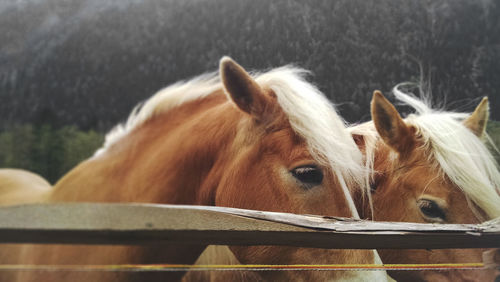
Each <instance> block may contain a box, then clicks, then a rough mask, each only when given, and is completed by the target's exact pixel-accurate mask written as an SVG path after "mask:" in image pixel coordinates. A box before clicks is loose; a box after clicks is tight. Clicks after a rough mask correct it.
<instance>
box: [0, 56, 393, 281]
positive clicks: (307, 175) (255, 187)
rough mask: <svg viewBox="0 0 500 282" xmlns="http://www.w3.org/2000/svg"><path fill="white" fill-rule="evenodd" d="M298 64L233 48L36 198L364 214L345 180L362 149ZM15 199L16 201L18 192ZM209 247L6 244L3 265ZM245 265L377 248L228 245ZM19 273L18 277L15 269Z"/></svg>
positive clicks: (313, 277) (114, 259)
mask: <svg viewBox="0 0 500 282" xmlns="http://www.w3.org/2000/svg"><path fill="white" fill-rule="evenodd" d="M303 74H304V71H303V70H300V69H296V68H291V67H282V68H278V69H274V70H272V71H269V72H267V73H263V74H260V75H253V76H252V75H250V74H248V73H247V72H246V71H245V70H244V69H243V68H242V67H241V66H239V65H238V64H236V63H235V62H234V61H233V60H231V59H229V58H223V59H222V60H221V63H220V71H219V76H217V75H214V74H212V75H204V76H201V77H198V78H196V79H193V80H191V81H188V82H184V83H178V84H174V85H173V86H170V87H168V88H166V89H164V90H162V91H160V92H159V93H157V94H156V95H154V96H153V97H152V98H150V99H149V100H147V101H146V102H145V103H144V104H143V105H142V106H141V107H139V108H136V109H135V110H134V111H133V112H132V114H131V116H130V117H129V119H128V121H127V122H126V124H124V125H120V126H118V127H116V128H115V129H114V130H113V131H112V132H110V133H109V134H108V135H107V136H106V141H105V144H104V146H103V147H102V148H101V149H100V150H98V152H96V154H95V155H94V156H93V157H92V158H90V159H88V160H86V161H84V162H82V163H81V164H80V165H78V166H77V167H76V168H74V169H73V170H72V171H70V172H69V173H68V174H67V175H65V176H64V177H63V178H62V179H61V180H59V181H58V182H57V183H56V184H55V186H54V187H53V188H52V190H51V191H50V193H47V194H46V195H44V196H43V197H41V198H40V199H38V201H39V202H48V203H51V202H73V201H82V202H143V203H168V204H192V205H217V206H228V207H238V208H247V209H256V210H267V211H283V212H293V213H307V214H320V215H332V216H344V217H351V216H357V212H356V210H355V205H354V202H353V201H352V198H351V196H350V191H349V190H348V189H347V187H357V186H359V185H363V181H364V180H363V173H364V168H363V166H362V165H361V164H362V155H361V152H360V151H359V149H358V148H357V146H356V144H355V142H354V141H353V139H352V138H351V136H350V134H349V132H348V131H347V129H346V128H345V125H344V122H343V121H342V120H341V119H340V117H338V115H337V114H336V112H335V110H334V108H333V106H332V105H331V104H330V103H329V102H328V100H327V99H326V98H325V97H324V96H323V95H322V94H321V93H320V92H319V91H318V90H317V89H316V88H315V87H314V86H312V85H311V84H309V83H307V82H306V81H305V80H304V78H303ZM11 204H16V203H15V202H12V203H11ZM205 247H206V246H200V245H196V246H191V245H166V246H165V245H161V246H159V245H151V246H69V245H48V246H46V245H44V246H41V245H20V246H17V245H15V246H12V245H9V246H3V247H2V249H1V250H0V251H1V253H0V263H3V264H5V263H20V264H54V265H61V264H123V263H185V264H191V263H193V262H194V261H195V260H196V259H197V257H198V256H199V255H200V253H201V252H202V251H203V249H204V248H205ZM231 250H232V252H233V253H234V255H235V256H236V258H237V259H238V260H239V261H241V262H242V263H254V264H332V263H334V264H337V263H340V264H341V263H374V261H375V260H376V259H377V258H378V256H377V255H376V252H374V251H370V250H323V249H308V248H294V247H278V246H251V247H248V246H247V247H243V246H233V247H231ZM9 275H12V276H9ZM181 275H182V273H172V272H154V273H152V272H149V273H130V272H129V273H123V272H113V273H110V272H100V273H95V272H94V273H91V272H80V273H75V272H44V273H33V272H4V273H2V275H1V276H0V281H164V280H167V279H169V280H172V279H176V278H180V276H181ZM261 275H262V278H264V279H266V280H281V281H284V280H286V281H289V280H308V281H309V280H310V281H322V280H335V279H339V280H360V281H375V280H377V281H380V280H381V279H384V278H385V273H383V272H382V273H380V272H378V273H377V272H323V271H309V272H289V271H282V272H278V271H269V272H264V273H261Z"/></svg>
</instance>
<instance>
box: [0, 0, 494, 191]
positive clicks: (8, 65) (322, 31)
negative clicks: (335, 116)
mask: <svg viewBox="0 0 500 282" xmlns="http://www.w3.org/2000/svg"><path fill="white" fill-rule="evenodd" d="M223 55H229V56H231V57H233V58H234V59H235V60H236V61H238V62H239V63H240V64H241V65H243V66H244V67H246V68H247V69H250V70H263V69H268V68H272V67H277V66H281V65H284V64H295V65H298V66H300V67H303V68H306V69H309V70H311V72H312V75H311V76H310V80H311V81H312V82H314V83H315V84H316V85H318V87H319V88H320V89H321V90H322V91H323V92H324V93H325V94H326V95H327V96H328V97H329V98H330V99H331V100H332V101H333V102H334V103H335V104H337V107H338V109H339V111H340V112H341V115H342V116H343V117H344V118H346V119H347V120H348V121H350V122H357V121H364V120H367V119H369V102H370V98H371V95H372V92H373V90H375V89H380V90H382V91H384V92H385V93H386V94H388V93H389V91H390V89H391V88H392V87H393V86H394V85H396V84H397V83H400V82H405V81H411V82H417V83H420V85H421V86H422V89H423V90H424V91H425V92H428V93H432V95H433V98H434V103H435V104H436V105H446V106H447V108H448V109H452V110H461V111H472V110H473V109H474V107H475V106H476V105H477V103H478V102H479V101H480V97H482V96H489V98H490V102H491V113H492V118H493V119H494V120H499V119H500V95H499V93H498V91H499V89H500V0H432V1H431V0H377V1H374V0H372V1H370V0H335V1H332V0H317V1H316V0H315V1H307V2H306V1H299V0H295V1H294V0H273V1H269V0H252V1H248V0H162V1H160V0H150V1H138V0H106V1H104V0H24V1H10V0H0V167H2V166H3V167H21V168H25V169H30V170H32V171H35V172H38V173H40V174H42V175H43V176H45V177H46V178H48V179H49V180H50V181H52V182H54V181H55V180H57V179H58V178H59V177H60V176H61V175H62V174H63V173H65V172H66V171H67V170H68V169H70V168H71V167H73V166H74V165H75V164H77V163H78V162H79V161H80V160H82V159H84V158H87V157H89V156H90V155H91V154H92V153H93V151H94V150H95V149H96V148H97V147H99V145H100V144H101V143H102V139H103V137H102V136H103V133H105V132H106V131H107V130H109V129H110V128H111V127H112V126H113V125H115V124H116V123H118V122H119V121H121V120H123V119H125V118H126V117H127V116H128V113H129V112H130V110H131V109H132V108H133V106H134V105H136V104H137V103H138V102H140V101H143V100H144V99H147V98H148V97H149V96H151V95H152V94H154V93H155V92H156V91H157V90H159V89H161V88H162V87H164V86H166V85H168V84H170V83H172V82H175V81H177V80H180V79H187V78H190V77H192V76H195V75H198V74H201V73H204V72H210V71H215V70H216V68H217V64H218V61H219V59H220V58H221V57H222V56H223ZM389 98H390V97H389ZM403 111H404V109H403ZM496 132H498V135H499V136H500V125H499V124H497V123H495V122H492V123H490V133H492V135H493V137H494V138H497V137H496ZM497 140H498V139H497Z"/></svg>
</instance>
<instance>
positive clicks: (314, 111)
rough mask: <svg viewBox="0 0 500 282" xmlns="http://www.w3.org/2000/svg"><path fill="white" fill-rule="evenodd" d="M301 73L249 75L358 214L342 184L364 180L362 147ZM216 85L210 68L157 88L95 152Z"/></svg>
mask: <svg viewBox="0 0 500 282" xmlns="http://www.w3.org/2000/svg"><path fill="white" fill-rule="evenodd" d="M306 73H307V71H305V70H303V69H299V68H295V67H290V66H285V67H281V68H277V69H274V70H271V71H269V72H266V73H262V74H254V75H252V76H253V78H254V79H255V80H256V81H257V83H259V84H260V85H261V86H262V87H264V88H269V89H272V90H273V91H274V93H275V94H276V96H277V100H278V103H279V104H280V106H281V107H282V109H283V111H284V112H285V113H286V114H287V116H288V118H289V121H290V124H291V126H292V128H293V129H294V130H295V132H296V133H297V134H299V135H300V136H302V137H303V138H304V139H305V140H306V142H307V144H308V147H309V150H310V152H311V154H312V155H313V157H315V158H316V159H317V161H319V162H320V163H322V164H324V165H328V166H329V167H331V168H332V169H333V171H335V173H336V174H337V176H338V178H339V182H340V184H341V185H342V187H343V190H344V193H345V197H346V199H347V200H348V202H349V205H350V207H351V210H352V212H353V214H354V215H355V216H357V212H356V209H355V206H354V203H353V201H352V198H351V196H350V192H349V189H348V188H347V187H348V186H349V185H361V184H362V183H364V182H363V181H364V174H365V171H366V170H365V169H364V167H363V166H362V165H361V161H362V155H361V152H360V151H359V150H358V148H357V146H356V144H355V143H354V141H353V139H352V137H351V135H350V134H349V132H348V131H347V130H346V126H345V122H344V121H343V120H342V119H341V118H340V117H339V116H338V115H337V112H336V111H335V108H334V106H333V105H332V104H331V103H330V102H329V101H328V100H327V99H326V98H325V97H324V96H323V94H322V93H321V92H320V91H319V90H318V89H317V88H316V87H315V86H313V85H312V84H310V83H308V82H307V81H306V80H305V79H304V75H305V74H306ZM219 89H222V83H221V81H220V79H219V76H218V74H217V73H211V74H205V75H202V76H199V77H196V78H194V79H192V80H189V81H187V82H180V83H176V84H174V85H172V86H169V87H167V88H165V89H163V90H160V91H159V92H158V93H156V94H155V95H154V96H152V97H151V98H150V99H149V100H147V101H146V102H145V103H144V104H143V105H142V106H137V107H136V108H135V109H134V110H133V111H132V113H131V114H130V116H129V118H128V120H127V122H126V123H125V124H120V125H118V126H116V127H115V128H114V129H112V130H111V131H110V132H109V133H108V134H107V135H106V140H105V143H104V145H103V147H102V148H101V149H99V150H98V151H97V152H96V153H95V154H94V156H98V155H100V154H102V153H103V152H105V151H106V149H107V148H109V147H110V146H111V145H113V144H114V143H116V142H117V141H118V140H120V139H121V138H122V137H124V136H126V135H127V134H128V133H130V132H131V131H132V130H133V129H134V128H136V127H137V126H139V125H141V124H142V123H144V122H145V121H146V120H148V119H150V118H151V117H153V116H155V115H157V114H159V113H162V112H165V111H168V110H170V109H172V108H174V107H176V106H178V105H181V104H183V103H185V102H188V101H192V100H195V99H199V98H203V97H205V96H207V95H209V94H211V93H213V92H215V91H217V90H219Z"/></svg>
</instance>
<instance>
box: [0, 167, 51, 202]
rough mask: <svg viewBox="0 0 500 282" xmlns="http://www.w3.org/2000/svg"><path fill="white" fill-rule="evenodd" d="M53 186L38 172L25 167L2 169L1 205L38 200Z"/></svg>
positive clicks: (0, 176) (0, 175)
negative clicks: (24, 168)
mask: <svg viewBox="0 0 500 282" xmlns="http://www.w3.org/2000/svg"><path fill="white" fill-rule="evenodd" d="M51 188H52V186H51V185H50V183H49V182H47V180H45V179H44V178H43V177H42V176H40V175H38V174H36V173H33V172H29V171H27V170H23V169H13V168H2V169H0V195H2V196H1V197H0V206H1V205H8V204H9V203H13V202H15V203H17V204H23V203H30V202H34V201H37V200H38V199H40V198H42V197H44V195H45V194H47V193H48V192H49V191H50V189H51Z"/></svg>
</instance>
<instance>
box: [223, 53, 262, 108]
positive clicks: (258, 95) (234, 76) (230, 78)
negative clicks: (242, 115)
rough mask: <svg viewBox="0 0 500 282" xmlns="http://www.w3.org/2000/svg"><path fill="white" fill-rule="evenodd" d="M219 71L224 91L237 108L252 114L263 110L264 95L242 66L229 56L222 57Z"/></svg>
mask: <svg viewBox="0 0 500 282" xmlns="http://www.w3.org/2000/svg"><path fill="white" fill-rule="evenodd" d="M219 72H220V76H221V80H222V84H223V85H224V90H225V92H226V93H227V94H228V95H229V97H230V98H231V100H232V101H233V102H234V103H235V104H236V105H237V106H238V108H240V109H241V110H242V111H244V112H246V113H248V114H250V115H253V116H260V115H261V114H262V113H263V112H264V110H265V108H266V104H267V99H266V95H265V93H264V91H263V90H262V88H261V87H260V86H259V84H257V82H256V81H255V80H254V79H253V78H252V77H251V76H250V74H248V73H247V72H246V71H245V69H244V68H243V67H242V66H240V65H238V64H237V63H236V62H235V61H233V60H232V59H231V58H229V57H223V58H222V59H221V60H220V70H219Z"/></svg>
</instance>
